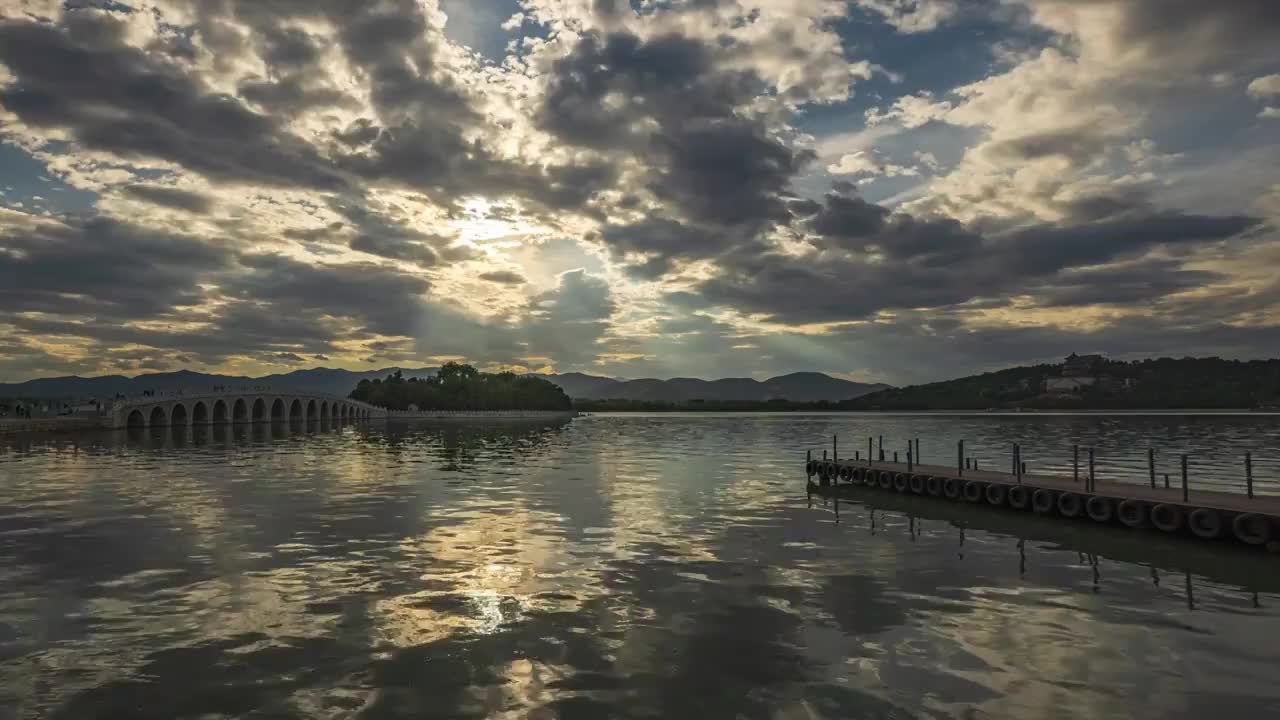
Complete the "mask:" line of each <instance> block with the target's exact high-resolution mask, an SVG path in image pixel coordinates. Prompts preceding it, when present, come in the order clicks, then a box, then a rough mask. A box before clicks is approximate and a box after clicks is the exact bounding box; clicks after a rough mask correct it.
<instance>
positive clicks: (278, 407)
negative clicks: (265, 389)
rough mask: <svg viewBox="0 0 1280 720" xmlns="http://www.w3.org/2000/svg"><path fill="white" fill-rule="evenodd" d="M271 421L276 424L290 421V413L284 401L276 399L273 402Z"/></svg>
mask: <svg viewBox="0 0 1280 720" xmlns="http://www.w3.org/2000/svg"><path fill="white" fill-rule="evenodd" d="M271 419H272V420H273V421H275V422H282V421H284V420H288V419H289V416H288V411H286V410H285V407H284V400H281V399H280V398H276V399H275V400H272V401H271Z"/></svg>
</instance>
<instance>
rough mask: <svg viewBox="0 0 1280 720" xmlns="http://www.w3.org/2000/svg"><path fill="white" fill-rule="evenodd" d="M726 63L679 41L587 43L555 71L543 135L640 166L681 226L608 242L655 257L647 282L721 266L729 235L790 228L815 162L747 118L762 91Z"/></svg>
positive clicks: (612, 231)
mask: <svg viewBox="0 0 1280 720" xmlns="http://www.w3.org/2000/svg"><path fill="white" fill-rule="evenodd" d="M717 53H718V49H717V48H716V47H714V46H712V45H708V44H706V43H704V42H701V41H699V40H696V39H693V38H688V37H684V36H681V35H663V36H660V37H656V38H652V39H649V40H642V39H640V38H638V37H636V36H635V35H631V34H627V33H613V34H608V35H603V36H602V35H598V34H594V33H587V34H584V35H583V36H582V37H581V39H580V40H579V42H578V44H577V45H576V46H575V47H574V49H573V51H572V52H571V53H570V54H569V55H568V56H566V57H564V58H562V59H560V60H558V61H557V62H556V63H554V65H553V66H552V69H551V73H550V76H549V78H548V81H547V82H548V87H547V91H546V95H545V98H544V102H543V104H542V106H541V108H540V109H539V114H538V122H539V124H540V125H541V126H542V127H543V128H544V129H546V130H547V131H548V132H551V133H552V134H554V135H556V136H557V137H559V138H560V139H561V140H563V141H564V142H567V143H570V144H573V145H577V146H581V147H586V148H591V149H594V150H596V151H598V152H601V153H603V154H605V155H607V156H613V157H626V158H630V159H637V160H639V161H640V162H641V163H642V164H643V166H644V167H645V168H646V169H645V175H646V177H645V181H644V182H645V186H646V188H647V190H648V191H649V193H650V194H651V195H652V196H653V198H654V200H656V201H657V202H661V203H662V204H663V206H664V207H665V208H666V209H667V211H668V212H669V213H670V214H672V215H673V217H671V218H669V219H650V220H647V221H645V222H643V223H640V224H637V225H634V226H632V227H611V228H608V229H606V231H605V232H604V233H603V235H602V239H603V240H604V241H605V242H606V243H610V242H611V241H613V240H617V241H619V243H620V244H619V245H618V246H617V248H615V249H618V250H623V251H627V250H631V251H639V252H646V253H655V254H656V257H654V258H651V259H650V260H649V261H648V262H646V263H645V264H644V265H642V266H639V267H638V268H635V269H634V270H635V272H637V273H638V274H640V275H646V276H653V275H657V274H661V273H663V272H666V271H667V270H668V269H670V267H671V260H672V258H673V257H676V256H679V257H708V256H712V255H714V254H716V253H717V252H719V251H720V250H722V249H723V245H722V243H721V242H720V241H719V238H720V237H722V236H723V235H724V234H725V233H726V232H733V233H734V234H736V235H737V236H739V237H741V238H743V239H745V240H750V239H751V238H752V237H753V236H754V235H756V234H758V233H759V232H760V231H762V230H764V229H766V228H768V227H769V226H771V225H772V224H774V223H777V222H782V221H786V220H787V219H788V218H789V217H790V213H789V212H788V210H787V206H786V203H785V201H784V198H783V196H784V195H785V193H786V192H787V189H788V187H789V184H790V182H791V178H792V177H793V176H794V175H795V174H796V173H797V172H799V171H800V170H801V169H802V168H803V167H804V166H805V164H806V163H807V162H809V161H810V160H811V159H812V156H811V154H810V153H808V152H807V151H804V150H798V149H796V148H794V147H792V146H791V145H789V144H787V143H784V142H782V141H781V140H779V139H777V138H775V137H773V136H772V135H771V134H770V132H769V131H768V130H767V129H766V126H765V124H764V122H763V121H761V120H757V119H752V117H751V115H750V112H749V111H748V110H747V106H748V105H749V104H750V103H751V102H752V101H753V100H754V99H755V98H756V97H757V96H759V95H760V94H762V93H763V92H765V87H764V83H762V82H761V80H760V78H759V77H758V76H757V75H756V74H755V73H753V72H750V71H744V70H739V69H730V68H727V67H722V66H721V65H720V64H719V63H718V60H717ZM677 224H684V225H688V226H690V227H687V228H679V227H677V226H676V225H677ZM662 225H665V227H659V226H662ZM705 228H714V229H712V230H710V231H707V230H705ZM698 239H701V240H707V241H710V242H707V243H706V244H705V245H704V244H701V243H699V242H697V240H698ZM672 244H676V245H679V248H680V252H679V253H678V254H672V253H670V252H669V249H670V248H671V246H672Z"/></svg>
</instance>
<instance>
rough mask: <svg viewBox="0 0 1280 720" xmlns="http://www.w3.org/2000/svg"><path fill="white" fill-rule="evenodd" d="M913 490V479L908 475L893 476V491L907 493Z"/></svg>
mask: <svg viewBox="0 0 1280 720" xmlns="http://www.w3.org/2000/svg"><path fill="white" fill-rule="evenodd" d="M910 489H911V478H910V477H907V474H906V473H897V474H895V475H894V476H893V491H894V492H900V493H905V492H907V491H908V490H910Z"/></svg>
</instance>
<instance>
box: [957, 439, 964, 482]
mask: <svg viewBox="0 0 1280 720" xmlns="http://www.w3.org/2000/svg"><path fill="white" fill-rule="evenodd" d="M956 474H957V475H959V476H960V477H964V441H963V440H961V441H960V442H958V443H956Z"/></svg>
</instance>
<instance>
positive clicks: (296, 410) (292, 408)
mask: <svg viewBox="0 0 1280 720" xmlns="http://www.w3.org/2000/svg"><path fill="white" fill-rule="evenodd" d="M306 419H307V418H306V417H305V416H304V415H303V414H302V401H301V400H299V399H298V398H294V399H293V402H291V403H289V422H299V421H302V420H306Z"/></svg>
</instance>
